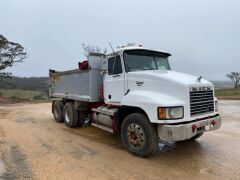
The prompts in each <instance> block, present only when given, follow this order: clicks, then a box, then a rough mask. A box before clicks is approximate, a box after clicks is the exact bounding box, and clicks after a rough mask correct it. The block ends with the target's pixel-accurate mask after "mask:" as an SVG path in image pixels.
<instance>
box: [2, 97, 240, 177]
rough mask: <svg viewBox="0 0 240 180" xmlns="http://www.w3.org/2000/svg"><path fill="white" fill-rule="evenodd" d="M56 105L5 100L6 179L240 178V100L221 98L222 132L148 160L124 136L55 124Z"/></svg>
mask: <svg viewBox="0 0 240 180" xmlns="http://www.w3.org/2000/svg"><path fill="white" fill-rule="evenodd" d="M50 107H51V105H50V104H49V103H44V104H8V105H5V106H3V105H1V104H0V179H174V178H177V179H240V171H239V170H240V151H239V149H240V130H239V129H240V101H220V104H219V108H220V112H221V115H222V117H223V124H222V128H221V129H220V130H217V131H213V132H208V133H206V134H204V136H202V137H201V138H200V139H198V140H197V141H194V142H190V143H189V142H179V143H171V142H168V143H163V144H160V145H159V147H160V150H159V152H158V153H156V154H155V155H153V156H150V157H149V158H145V159H143V158H138V157H135V156H133V155H131V154H129V153H128V152H127V151H126V150H125V149H124V148H123V146H122V144H121V141H120V137H119V136H113V135H111V134H109V133H108V132H105V131H102V130H99V129H97V128H94V127H86V128H77V129H69V128H67V127H66V126H65V125H64V124H58V123H56V122H54V120H53V117H52V114H51V112H50Z"/></svg>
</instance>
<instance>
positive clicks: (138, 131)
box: [127, 123, 146, 149]
mask: <svg viewBox="0 0 240 180" xmlns="http://www.w3.org/2000/svg"><path fill="white" fill-rule="evenodd" d="M127 136H128V142H129V144H130V145H131V146H132V147H133V148H135V149H140V148H142V147H143V146H144V145H145V143H146V135H145V132H144V130H143V128H142V127H141V126H140V125H139V124H137V123H132V124H130V125H129V126H128V134H127Z"/></svg>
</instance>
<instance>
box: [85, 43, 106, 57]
mask: <svg viewBox="0 0 240 180" xmlns="http://www.w3.org/2000/svg"><path fill="white" fill-rule="evenodd" d="M82 49H83V54H84V55H85V56H86V58H88V56H89V54H90V53H103V54H106V53H107V49H104V50H103V51H102V49H101V48H100V47H98V46H91V45H90V44H88V45H86V44H85V43H82Z"/></svg>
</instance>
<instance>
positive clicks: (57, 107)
mask: <svg viewBox="0 0 240 180" xmlns="http://www.w3.org/2000/svg"><path fill="white" fill-rule="evenodd" d="M63 107H64V105H63V103H62V102H61V101H54V102H53V103H52V113H53V116H54V119H55V121H56V122H58V123H61V122H63Z"/></svg>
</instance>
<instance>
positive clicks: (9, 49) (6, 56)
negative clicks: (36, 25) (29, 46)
mask: <svg viewBox="0 0 240 180" xmlns="http://www.w3.org/2000/svg"><path fill="white" fill-rule="evenodd" d="M26 57H27V53H26V51H25V49H24V47H23V46H22V45H21V44H19V43H15V42H11V41H8V40H7V38H5V37H4V36H3V35H1V34H0V77H9V76H10V75H11V73H7V72H2V70H4V69H6V68H8V67H12V66H13V65H14V64H15V63H19V62H22V61H23V60H24V59H25V58H26ZM0 80H1V79H0Z"/></svg>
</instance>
